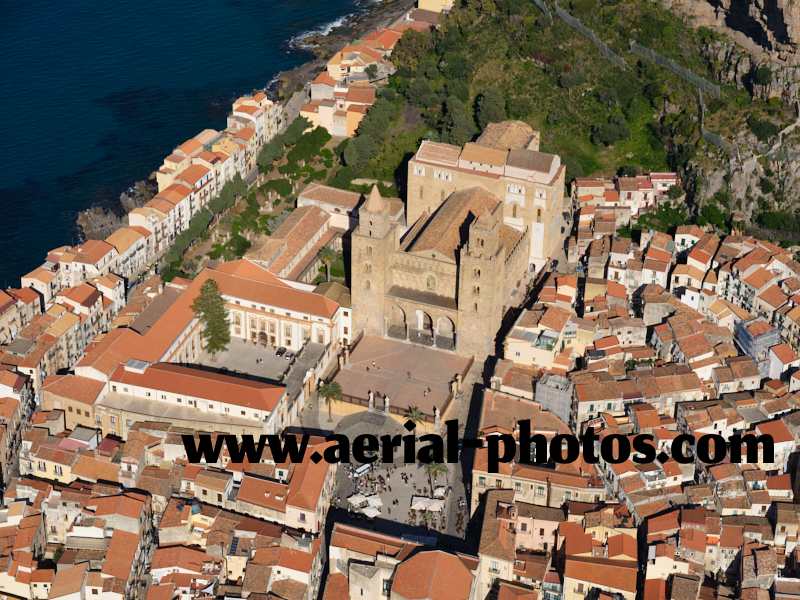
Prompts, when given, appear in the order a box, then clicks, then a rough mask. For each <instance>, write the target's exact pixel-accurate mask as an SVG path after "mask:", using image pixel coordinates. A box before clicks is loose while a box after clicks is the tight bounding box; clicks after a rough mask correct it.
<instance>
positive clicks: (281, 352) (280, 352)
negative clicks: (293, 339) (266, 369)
mask: <svg viewBox="0 0 800 600" xmlns="http://www.w3.org/2000/svg"><path fill="white" fill-rule="evenodd" d="M284 354H286V348H284V347H283V346H281V347H280V348H278V349H277V350H275V356H283V355H284Z"/></svg>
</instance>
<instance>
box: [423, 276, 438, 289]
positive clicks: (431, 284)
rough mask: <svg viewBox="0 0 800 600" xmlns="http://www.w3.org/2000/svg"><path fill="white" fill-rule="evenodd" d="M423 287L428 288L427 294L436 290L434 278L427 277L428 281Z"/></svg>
mask: <svg viewBox="0 0 800 600" xmlns="http://www.w3.org/2000/svg"><path fill="white" fill-rule="evenodd" d="M425 287H426V288H428V291H429V292H433V291H435V290H436V278H435V277H434V276H433V275H428V279H427V280H426V281H425Z"/></svg>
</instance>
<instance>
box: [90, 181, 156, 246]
mask: <svg viewBox="0 0 800 600" xmlns="http://www.w3.org/2000/svg"><path fill="white" fill-rule="evenodd" d="M157 191H158V189H157V187H156V184H155V182H154V181H152V180H149V181H137V182H136V183H135V184H133V186H132V187H131V188H129V189H128V190H126V191H124V192H122V193H121V194H120V195H119V204H118V206H115V207H114V208H113V209H112V208H106V207H103V206H93V207H91V208H87V209H86V210H83V211H81V212H80V213H79V214H78V218H77V224H78V229H79V230H80V232H81V235H82V237H83V238H84V239H95V240H98V239H99V240H101V239H104V238H106V237H108V236H109V235H110V234H111V233H113V232H114V231H115V230H116V229H119V228H120V227H123V226H124V225H127V224H128V217H127V214H128V212H130V211H131V210H133V209H134V208H138V207H140V206H144V204H146V203H147V201H148V200H150V199H151V198H152V197H153V196H155V194H156V192H157Z"/></svg>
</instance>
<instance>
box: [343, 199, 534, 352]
mask: <svg viewBox="0 0 800 600" xmlns="http://www.w3.org/2000/svg"><path fill="white" fill-rule="evenodd" d="M503 212H504V208H503V202H502V201H501V200H500V199H499V198H498V197H497V196H495V195H494V194H492V193H491V192H489V191H487V190H486V189H484V188H482V187H470V188H467V189H463V190H459V191H456V192H454V193H451V194H450V195H449V196H448V197H447V198H445V199H444V201H443V202H442V203H441V204H440V205H439V206H437V207H436V208H435V209H433V210H425V211H423V213H422V214H421V215H420V216H419V218H418V219H417V220H416V221H415V222H414V223H408V226H407V222H406V219H405V212H404V210H403V205H402V203H401V202H400V201H399V200H396V199H387V198H382V197H381V195H380V193H379V192H378V190H377V188H373V190H372V192H371V193H370V195H369V197H368V199H367V201H366V202H365V203H364V205H363V206H362V207H361V209H360V211H359V224H358V227H357V228H356V229H355V231H354V232H353V234H352V238H351V242H352V244H351V247H352V254H351V258H352V269H351V275H352V287H351V296H352V308H353V318H354V324H353V325H354V330H355V331H361V330H363V331H364V332H365V333H366V334H368V335H378V336H387V337H390V338H395V339H400V340H407V341H410V342H413V343H416V344H421V345H425V346H431V347H437V348H441V349H446V350H452V351H454V352H456V353H457V354H460V355H462V356H476V357H481V358H482V357H484V356H486V355H487V354H489V353H491V352H493V350H494V342H495V339H494V338H495V334H496V333H497V330H498V329H499V327H500V325H501V322H502V319H503V315H504V313H505V309H506V307H509V306H514V305H517V304H519V303H520V302H522V300H523V299H524V293H525V289H526V284H527V281H528V274H529V268H528V264H529V263H528V249H529V247H530V239H529V238H530V230H529V229H528V228H524V229H522V230H520V229H516V228H514V227H511V226H509V225H507V224H505V223H504V222H503Z"/></svg>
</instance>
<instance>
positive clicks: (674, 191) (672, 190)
mask: <svg viewBox="0 0 800 600" xmlns="http://www.w3.org/2000/svg"><path fill="white" fill-rule="evenodd" d="M667 196H669V199H670V200H677V199H678V198H680V197H681V196H683V190H682V189H681V188H680V186H677V185H671V186H670V187H669V189H668V190H667Z"/></svg>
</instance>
